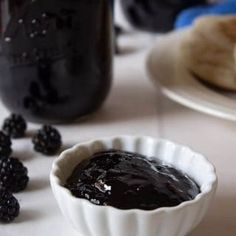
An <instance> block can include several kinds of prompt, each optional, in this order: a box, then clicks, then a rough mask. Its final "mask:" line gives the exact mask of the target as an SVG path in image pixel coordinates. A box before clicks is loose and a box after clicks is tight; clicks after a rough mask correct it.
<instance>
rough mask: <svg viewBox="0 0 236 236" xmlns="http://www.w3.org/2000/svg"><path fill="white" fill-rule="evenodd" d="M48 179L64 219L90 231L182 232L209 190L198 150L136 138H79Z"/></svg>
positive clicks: (104, 235) (137, 235) (95, 235)
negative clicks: (89, 139)
mask: <svg viewBox="0 0 236 236" xmlns="http://www.w3.org/2000/svg"><path fill="white" fill-rule="evenodd" d="M50 182H51V187H52V191H53V193H54V196H55V199H56V200H57V203H58V205H59V207H60V209H61V211H62V213H63V215H64V216H65V218H67V219H68V220H69V222H70V223H71V225H72V226H73V227H74V228H75V229H76V230H77V231H78V233H80V234H81V235H91V236H110V235H116V236H124V235H125V236H143V235H148V236H166V235H168V236H176V235H178V236H185V235H187V233H189V232H190V231H191V230H192V229H193V228H195V227H196V226H197V225H198V224H199V222H200V221H201V220H202V218H203V217H204V215H205V213H206V212H207V210H208V206H209V203H210V202H211V201H212V198H213V197H214V194H215V191H216V188H217V177H216V172H215V169H214V167H213V165H212V164H211V163H210V162H209V161H208V160H207V159H206V158H205V157H204V156H202V155H201V154H199V153H196V152H194V151H193V150H191V149H190V148H188V147H185V146H181V145H178V144H175V143H173V142H170V141H166V140H158V139H154V138H151V137H143V136H141V137H140V136H118V137H110V138H101V139H96V140H92V141H89V142H84V143H80V144H78V145H76V146H74V147H73V148H71V149H68V150H66V151H65V152H63V153H62V154H61V155H60V157H59V158H57V159H56V160H55V161H54V164H53V166H52V170H51V174H50Z"/></svg>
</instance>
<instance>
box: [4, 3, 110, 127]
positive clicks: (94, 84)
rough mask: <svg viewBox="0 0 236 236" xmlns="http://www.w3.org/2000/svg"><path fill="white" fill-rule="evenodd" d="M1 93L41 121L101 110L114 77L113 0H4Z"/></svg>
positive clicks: (7, 102) (18, 110)
mask: <svg viewBox="0 0 236 236" xmlns="http://www.w3.org/2000/svg"><path fill="white" fill-rule="evenodd" d="M0 3H1V9H0V12H1V22H0V23H1V48H0V96H1V99H2V101H3V103H4V104H5V105H6V107H7V108H8V109H9V110H10V111H12V112H15V113H19V114H22V115H24V116H25V117H26V118H27V119H29V120H31V121H37V122H47V123H53V122H67V121H71V120H74V119H77V118H80V117H82V116H85V115H87V114H89V113H92V112H94V111H95V110H97V109H98V108H99V107H100V106H101V104H102V103H103V101H104V100H105V98H106V96H107V94H108V92H109V89H110V85H111V79H112V52H113V45H112V6H111V5H112V3H111V1H110V0H1V1H0Z"/></svg>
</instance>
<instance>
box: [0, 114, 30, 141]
mask: <svg viewBox="0 0 236 236" xmlns="http://www.w3.org/2000/svg"><path fill="white" fill-rule="evenodd" d="M26 128H27V125H26V122H25V120H24V118H23V117H22V116H21V115H17V114H12V115H10V116H9V117H8V118H6V119H5V121H4V123H3V126H2V130H3V132H5V133H6V134H8V135H9V136H10V137H12V138H21V137H24V135H25V131H26Z"/></svg>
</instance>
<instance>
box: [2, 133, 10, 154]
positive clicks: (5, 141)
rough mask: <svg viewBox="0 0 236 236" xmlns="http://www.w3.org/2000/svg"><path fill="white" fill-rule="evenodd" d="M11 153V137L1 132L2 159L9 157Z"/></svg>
mask: <svg viewBox="0 0 236 236" xmlns="http://www.w3.org/2000/svg"><path fill="white" fill-rule="evenodd" d="M11 152H12V149H11V139H10V137H9V136H8V135H6V134H4V133H3V132H2V131H0V158H3V157H9V156H10V154H11Z"/></svg>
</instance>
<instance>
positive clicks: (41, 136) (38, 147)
mask: <svg viewBox="0 0 236 236" xmlns="http://www.w3.org/2000/svg"><path fill="white" fill-rule="evenodd" d="M32 142H33V144H34V149H35V151H37V152H41V153H43V154H45V155H54V154H56V153H57V152H58V151H59V150H60V148H61V145H62V141H61V135H60V133H59V132H58V130H57V129H55V128H54V127H52V126H50V125H45V126H43V128H42V129H40V130H38V132H37V134H36V135H35V136H34V137H33V140H32Z"/></svg>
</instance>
